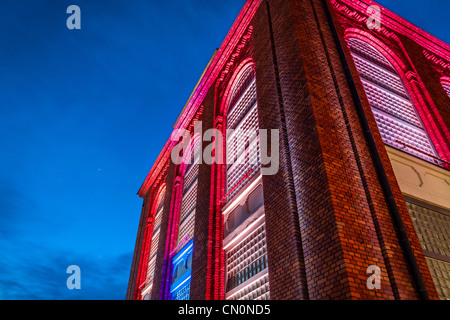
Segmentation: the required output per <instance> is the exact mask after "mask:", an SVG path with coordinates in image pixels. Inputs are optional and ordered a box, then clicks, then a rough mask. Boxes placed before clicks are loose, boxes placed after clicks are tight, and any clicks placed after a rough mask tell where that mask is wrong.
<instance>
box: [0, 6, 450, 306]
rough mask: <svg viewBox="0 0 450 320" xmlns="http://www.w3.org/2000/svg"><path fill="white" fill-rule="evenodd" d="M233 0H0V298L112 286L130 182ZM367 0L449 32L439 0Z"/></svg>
mask: <svg viewBox="0 0 450 320" xmlns="http://www.w3.org/2000/svg"><path fill="white" fill-rule="evenodd" d="M244 2H245V0H227V1H206V0H205V1H202V0H189V1H179V0H178V1H175V0H165V1H151V0H133V1H126V0H110V1H100V0H89V1H88V0H70V1H66V0H40V1H35V0H2V1H1V4H0V6H1V10H0V41H1V49H0V147H1V153H0V167H1V170H0V252H1V253H2V255H1V258H0V299H124V298H125V294H126V288H127V282H128V277H129V272H130V266H131V259H132V254H133V250H134V244H135V239H136V233H137V227H138V223H139V217H140V210H141V205H142V200H141V199H140V198H139V197H138V196H137V195H136V193H137V191H138V189H139V187H140V185H141V183H142V182H143V180H144V179H145V176H146V175H147V173H148V172H149V170H150V168H151V166H152V164H153V162H154V161H155V160H156V158H157V156H158V154H159V151H160V150H161V148H162V147H163V146H164V144H165V142H166V140H167V139H168V137H169V135H170V133H171V129H172V126H173V124H174V122H175V120H176V119H177V117H178V115H179V113H180V111H181V109H182V108H183V106H184V104H185V103H186V101H187V99H188V97H189V95H190V93H191V92H192V90H193V88H194V86H195V84H196V83H197V81H198V79H199V77H200V75H201V73H202V71H203V69H204V67H205V66H206V64H207V62H208V61H209V59H210V57H211V55H212V53H213V51H214V50H215V48H217V47H219V46H220V44H221V42H222V40H223V39H224V38H225V36H226V33H227V31H228V29H229V28H230V27H231V25H232V23H233V21H234V19H235V18H236V17H237V15H238V13H239V11H240V9H241V8H242V6H243V4H244ZM379 3H380V4H382V5H385V6H386V7H388V8H389V9H391V10H392V11H394V12H396V13H397V14H399V15H401V16H403V17H405V18H406V19H408V20H410V21H411V22H413V23H414V24H416V25H418V26H420V27H422V28H423V29H425V30H426V31H428V32H430V33H432V34H433V35H435V36H437V37H438V38H441V39H442V40H444V41H446V42H447V43H450V33H449V32H448V30H449V28H448V22H447V21H448V19H447V13H448V12H450V2H448V1H446V0H441V1H439V0H429V1H426V6H422V5H419V3H423V1H411V0H404V1H400V0H395V1H394V0H392V1H388V0H383V1H379ZM71 4H76V5H78V6H80V8H81V24H82V30H68V29H67V27H66V19H67V17H68V16H69V15H68V14H66V9H67V7H68V6H69V5H71ZM70 265H78V266H79V267H80V268H81V290H74V291H71V290H68V289H67V287H66V279H67V277H68V276H69V274H67V273H66V269H67V267H68V266H70Z"/></svg>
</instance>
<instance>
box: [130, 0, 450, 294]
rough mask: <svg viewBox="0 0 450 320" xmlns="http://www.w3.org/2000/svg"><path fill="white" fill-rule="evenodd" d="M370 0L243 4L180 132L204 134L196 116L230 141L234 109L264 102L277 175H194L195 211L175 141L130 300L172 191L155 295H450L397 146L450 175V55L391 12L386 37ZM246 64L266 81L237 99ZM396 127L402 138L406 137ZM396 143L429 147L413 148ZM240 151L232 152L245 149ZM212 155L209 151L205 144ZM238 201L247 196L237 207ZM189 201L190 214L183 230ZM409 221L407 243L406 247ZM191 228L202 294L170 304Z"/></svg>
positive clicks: (156, 185) (164, 161) (196, 284)
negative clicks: (403, 177) (275, 143)
mask: <svg viewBox="0 0 450 320" xmlns="http://www.w3.org/2000/svg"><path fill="white" fill-rule="evenodd" d="M325 4H326V6H325ZM369 4H374V3H373V2H371V1H368V0H367V1H366V0H363V1H351V0H328V1H322V0H309V1H295V0H273V1H262V0H253V1H250V0H249V1H247V2H246V4H245V6H244V8H243V9H242V11H241V13H240V14H239V16H238V17H237V19H236V21H235V23H234V24H233V26H232V28H231V29H230V32H229V33H228V35H227V36H226V38H225V40H224V42H223V44H222V45H221V47H220V48H219V49H218V51H217V52H216V54H215V55H214V56H213V58H212V59H211V61H210V63H209V64H208V67H207V68H206V70H205V73H204V75H203V77H202V78H201V80H200V82H199V85H198V86H197V88H196V89H195V90H194V92H193V95H192V97H191V99H190V100H189V101H188V103H187V105H186V108H185V109H184V111H183V112H182V114H181V115H180V118H179V120H178V121H177V123H176V125H175V129H180V128H181V129H187V130H188V131H190V132H194V122H195V121H198V120H201V121H202V132H201V133H204V132H205V131H206V130H208V129H211V128H215V129H218V130H220V131H221V132H223V133H225V130H226V128H227V121H229V123H232V122H233V112H232V111H231V113H230V119H227V114H228V113H227V112H228V111H229V110H228V108H229V106H230V105H235V103H236V105H237V106H238V107H239V106H242V108H244V109H245V108H247V107H248V108H251V107H252V106H253V105H254V104H253V102H252V103H250V104H246V103H241V102H242V101H246V100H245V99H247V98H248V99H247V100H249V101H250V100H252V99H254V97H255V94H256V97H257V98H256V104H255V105H256V109H255V112H256V111H257V117H256V113H252V112H251V111H250V112H249V114H250V115H252V116H249V118H248V119H249V121H247V122H245V121H244V123H247V125H248V126H249V127H252V126H254V125H255V124H257V123H259V127H260V128H262V129H278V130H279V132H280V145H279V151H280V166H279V171H278V173H277V174H275V175H264V176H261V175H257V174H256V172H257V170H258V168H256V167H249V166H247V167H246V168H247V169H248V168H251V169H252V170H253V171H252V172H254V173H255V175H254V176H250V177H248V178H249V179H248V181H247V180H246V183H245V184H242V186H240V187H239V188H236V189H234V190H232V189H230V187H231V185H233V186H234V185H235V183H238V182H239V181H240V180H241V178H242V177H243V176H245V173H246V172H244V171H245V170H243V171H239V170H238V169H236V168H235V167H232V166H230V167H227V166H226V165H221V164H215V165H208V164H206V163H202V164H200V165H198V168H196V169H195V170H197V169H198V178H197V182H196V193H197V196H196V198H190V201H191V202H186V203H183V194H184V195H185V196H186V192H187V193H188V190H184V192H183V181H184V179H185V178H186V179H188V180H189V179H190V178H189V174H187V175H186V176H185V174H184V171H183V170H182V168H181V167H180V166H177V165H175V164H173V163H172V162H171V161H170V153H171V151H172V148H173V147H174V145H175V143H174V142H172V141H170V140H169V141H168V142H167V144H166V145H165V146H164V148H163V150H162V151H161V154H160V156H159V157H158V159H157V161H156V162H155V164H154V166H153V167H152V170H151V171H150V173H149V175H148V176H147V178H146V179H145V181H144V183H143V185H142V187H141V189H140V190H139V196H141V197H142V198H143V199H144V204H143V209H142V214H141V220H140V227H139V231H138V236H137V239H136V247H135V254H134V258H133V264H132V268H131V273H130V282H129V288H128V293H127V298H128V299H142V298H144V297H143V296H142V292H141V291H140V290H139V289H138V288H139V287H140V286H141V285H142V283H143V282H144V281H145V280H146V279H145V272H144V271H143V270H147V269H148V268H149V262H150V260H149V258H150V257H149V250H150V244H151V241H152V239H151V236H150V234H151V233H150V231H148V230H151V229H150V228H151V227H152V224H151V223H150V224H149V223H148V221H149V217H151V216H152V215H153V211H154V209H153V208H154V206H155V201H157V199H156V198H157V194H158V192H159V190H160V188H161V185H164V186H165V188H166V190H167V191H166V197H165V200H164V206H163V209H162V216H161V227H160V228H161V231H160V237H159V242H158V255H157V257H156V260H155V269H154V279H153V282H152V288H151V294H150V295H149V298H151V299H154V300H157V299H170V298H174V297H180V298H186V297H187V296H188V293H189V298H190V299H196V300H203V299H268V298H270V299H419V298H421V297H422V298H423V297H424V296H425V295H426V296H427V297H428V298H430V299H439V298H446V297H447V294H448V293H447V292H448V291H446V290H448V287H447V285H448V273H447V274H445V272H447V271H446V270H447V267H448V261H447V260H445V259H444V260H442V259H441V260H440V259H439V257H438V256H436V254H434V255H433V254H429V253H428V251H427V250H429V249H424V248H425V247H427V248H428V246H429V245H430V244H429V243H428V242H427V241H438V240H437V239H432V240H430V239H428V240H426V239H425V238H424V233H426V232H428V231H426V230H435V229H433V228H435V226H434V227H433V228H432V229H421V228H422V227H421V226H420V224H419V225H418V224H417V222H418V221H419V218H418V217H417V216H416V214H417V210H415V209H414V210H412V209H411V204H410V203H406V202H405V200H404V194H403V193H402V191H401V189H400V185H399V182H398V181H397V178H396V173H395V172H394V169H393V166H392V164H391V160H390V158H389V154H388V152H389V151H388V150H389V149H388V147H387V146H391V147H394V148H396V149H398V151H399V152H403V153H404V154H405V155H407V156H408V157H409V158H408V159H412V160H411V161H413V162H414V161H417V163H421V161H426V163H428V164H429V165H431V166H435V167H436V168H439V170H441V171H440V172H443V173H442V174H443V175H444V176H445V174H446V172H448V169H450V167H449V165H448V164H447V162H448V161H449V160H450V151H449V150H450V133H449V129H448V128H449V127H450V99H449V97H448V96H447V92H446V88H447V87H446V86H448V85H449V84H450V82H448V79H450V71H449V66H450V61H449V60H450V48H449V46H448V45H447V44H445V43H443V42H441V41H439V40H438V39H435V38H433V37H432V36H430V35H428V34H426V33H425V32H424V31H422V30H420V29H418V28H417V27H415V26H413V25H411V24H409V23H408V22H407V21H405V20H403V19H402V18H400V17H398V16H396V15H395V14H393V13H391V12H389V11H388V10H386V9H383V10H382V12H381V13H382V15H381V18H382V20H381V28H380V29H377V30H373V29H369V28H368V26H367V24H366V22H367V20H368V19H367V18H368V15H367V7H368V5H369ZM327 8H328V9H327ZM329 14H330V15H329ZM411 30H413V31H414V32H412V31H411ZM349 43H350V44H352V43H353V50H352V51H350V48H349V46H348V44H349ZM341 48H342V52H341V51H340V50H341ZM340 53H342V54H340ZM355 53H356V54H355ZM361 59H363V60H364V59H366V60H365V61H362V60H361ZM246 65H253V68H254V78H253V77H251V79H250V80H251V81H250V80H249V82H248V83H241V84H242V87H243V88H244V87H245V88H247V89H248V88H250V89H249V90H248V91H245V90H246V89H244V90H243V92H244V93H243V94H242V95H241V94H237V95H236V94H235V91H234V90H233V88H237V89H236V90H240V89H239V88H240V87H241V86H240V85H239V75H242V73H240V72H241V71H242V67H243V66H246ZM347 65H348V69H347ZM367 68H369V69H367ZM370 68H372V69H370ZM377 68H378V69H377ZM347 70H348V71H347ZM374 71H375V72H374ZM365 73H366V74H365ZM361 74H363V75H362V76H360V75H361ZM382 75H384V77H383V76H382ZM242 79H244V80H243V81H245V79H246V77H243V78H242ZM236 83H238V84H237V85H236ZM245 92H247V93H245ZM235 96H239V97H240V98H236V99H242V101H238V100H236V101H234V97H235ZM252 101H253V100H252ZM376 109H377V110H376ZM358 110H359V111H358ZM377 111H379V113H381V114H382V115H384V116H385V114H387V115H388V116H389V117H388V118H389V119H388V120H391V122H389V121H387V120H386V119H380V116H379V115H378V114H377V113H376V112H377ZM383 112H384V113H385V114H383ZM244 113H245V112H244ZM363 118H365V119H367V126H368V127H369V129H370V137H372V139H373V145H372V144H371V143H369V141H370V137H369V134H368V133H367V132H365V131H364V126H365V124H364V122H363V120H362V119H363ZM236 119H237V118H236ZM385 120H386V121H385ZM236 121H237V120H236ZM229 123H228V124H229ZM399 124H402V125H404V128H403V127H402V128H401V130H406V131H405V132H403V133H401V134H398V135H397V136H395V135H394V131H395V130H398V127H399ZM406 124H407V125H406ZM414 128H415V129H416V131H414V132H412V131H408V130H412V129H414ZM401 130H400V131H401ZM391 132H392V133H391ZM224 137H226V136H225V135H224ZM391 137H394V138H395V140H396V141H397V140H400V139H406V140H408V141H407V142H409V143H408V145H410V146H412V147H415V148H416V149H418V150H415V149H408V150H406V149H405V148H407V146H406V145H399V144H398V143H397V142H393V141H391V140H392V139H394V138H391ZM418 137H419V138H420V137H421V138H420V139H419V138H418ZM390 139H391V140H390ZM225 140H226V138H225ZM236 141H239V139H235V142H236ZM255 141H257V140H255ZM228 144H229V145H228V148H229V150H231V153H232V152H234V151H233V150H235V151H236V150H237V149H238V148H239V146H238V145H235V146H233V145H232V142H230V141H228ZM385 144H386V145H385ZM207 145H209V142H207V141H203V142H202V144H201V147H202V150H203V149H204V148H205V147H206V146H207ZM254 145H255V146H257V144H254ZM241 147H242V146H241ZM251 147H252V144H251V143H249V150H253V149H255V148H253V149H252V148H251ZM270 147H271V145H270V143H269V150H270ZM226 148H227V146H226ZM256 149H257V147H256ZM423 152H425V153H423ZM375 159H379V161H378V160H375ZM227 169H228V171H229V173H230V174H229V175H228V177H229V181H230V185H227ZM383 173H385V177H386V180H383ZM449 181H450V180H449ZM386 188H388V189H389V191H390V192H391V193H392V197H393V198H392V199H393V201H390V200H391V198H388V197H387V196H386V190H387V189H386ZM230 192H231V193H230ZM194 199H195V201H194ZM233 199H239V201H237V202H236V203H235V204H233V205H231V204H230V203H233ZM419 200H420V201H423V202H432V199H419ZM188 207H189V208H188ZM191 207H195V215H194V216H193V217H194V218H193V220H192V221H190V222H189V224H186V225H184V226H182V227H181V228H180V225H179V223H180V221H181V222H182V221H184V220H183V219H184V218H183V217H185V216H186V214H187V213H188V212H187V211H189V210H190V208H191ZM394 207H395V208H396V209H397V212H398V218H399V219H400V222H399V221H398V220H396V219H395V218H394V213H393V208H394ZM186 208H187V209H186ZM408 209H409V210H408ZM442 209H444V210H447V211H448V210H450V208H442ZM186 210H187V211H186ZM180 214H181V220H180ZM426 214H432V213H431V212H428V211H427V212H426ZM230 217H231V218H230ZM422 218H423V219H422ZM420 219H421V220H420V221H427V219H431V218H430V217H428V216H427V217H422V216H421V218H420ZM400 227H401V228H402V229H404V231H405V233H406V236H407V239H408V243H409V244H407V243H404V242H401V240H400V237H399V229H400ZM185 230H193V241H192V245H193V250H192V256H191V257H189V259H190V260H189V263H190V265H189V267H190V269H189V272H190V279H189V281H190V285H189V287H186V288H185V287H182V286H180V288H183V290H182V291H180V292H178V291H177V292H176V295H171V293H173V292H172V290H173V289H174V288H173V287H172V285H173V283H174V282H173V281H174V274H177V273H174V269H173V268H174V260H173V257H172V256H171V255H170V254H171V253H172V252H173V250H174V249H175V247H176V246H177V245H180V237H181V238H183V237H184V234H186V232H188V231H185ZM424 230H425V231H424ZM189 232H191V231H189ZM433 232H434V231H433ZM230 235H231V237H230ZM408 248H409V249H410V253H409V254H408V250H409V249H408ZM407 249H408V250H407ZM424 250H425V252H424ZM176 252H178V253H179V252H180V250H178V251H176ZM430 252H432V250H431V251H430ZM178 262H179V261H178V260H177V261H176V263H178ZM371 265H376V266H378V267H379V268H380V270H381V275H382V279H381V289H378V290H370V289H368V288H367V283H366V281H367V278H368V276H369V275H368V274H367V273H366V271H367V268H368V267H369V266H371ZM412 268H413V269H414V270H416V272H412V271H411V270H412ZM183 270H184V269H183ZM186 270H187V269H186ZM180 277H181V276H180ZM175 280H176V279H175ZM175 283H176V282H175ZM420 285H423V291H422V293H419V290H418V289H417V288H418V286H420Z"/></svg>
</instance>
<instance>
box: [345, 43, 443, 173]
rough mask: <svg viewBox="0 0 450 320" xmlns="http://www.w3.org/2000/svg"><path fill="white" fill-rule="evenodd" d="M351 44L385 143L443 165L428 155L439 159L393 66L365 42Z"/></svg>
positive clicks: (352, 52) (351, 49) (354, 58)
mask: <svg viewBox="0 0 450 320" xmlns="http://www.w3.org/2000/svg"><path fill="white" fill-rule="evenodd" d="M348 44H349V47H350V52H351V54H352V56H353V60H354V62H355V64H356V68H357V70H358V73H359V75H360V78H361V82H362V84H363V86H364V89H365V91H366V95H367V98H368V99H369V103H370V106H371V107H372V111H373V114H374V116H375V120H376V122H377V125H378V129H379V130H380V133H381V137H382V139H383V142H384V143H385V144H386V145H389V146H391V147H394V148H396V149H402V150H403V151H405V152H407V153H409V154H412V155H414V156H416V157H418V158H421V159H423V160H426V161H428V162H431V163H434V164H437V165H441V163H440V161H438V160H436V159H435V158H433V157H430V156H428V155H432V156H435V157H437V154H436V151H435V149H434V146H433V144H432V143H431V141H430V138H429V136H428V134H427V132H426V130H425V128H424V126H423V123H422V121H421V119H420V117H419V115H418V114H417V111H416V108H415V106H414V104H413V103H412V101H411V98H410V97H409V95H408V93H407V91H406V89H405V86H404V84H403V81H402V79H401V78H400V75H399V74H398V72H397V71H396V70H395V68H394V67H393V66H392V64H391V63H390V62H389V61H388V60H387V59H386V58H385V57H384V56H383V55H381V54H380V53H379V52H378V51H377V50H376V49H375V48H373V47H372V46H370V45H369V44H367V43H365V42H363V41H361V40H357V39H350V40H349V41H348ZM411 147H412V148H411ZM419 150H420V151H419ZM427 154H428V155H427Z"/></svg>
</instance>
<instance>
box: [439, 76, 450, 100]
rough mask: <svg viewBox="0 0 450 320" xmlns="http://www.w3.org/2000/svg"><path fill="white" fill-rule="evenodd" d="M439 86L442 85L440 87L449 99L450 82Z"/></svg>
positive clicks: (444, 82) (443, 82)
mask: <svg viewBox="0 0 450 320" xmlns="http://www.w3.org/2000/svg"><path fill="white" fill-rule="evenodd" d="M441 84H442V87H444V90H445V92H447V95H448V97H449V98H450V80H449V81H442V82H441Z"/></svg>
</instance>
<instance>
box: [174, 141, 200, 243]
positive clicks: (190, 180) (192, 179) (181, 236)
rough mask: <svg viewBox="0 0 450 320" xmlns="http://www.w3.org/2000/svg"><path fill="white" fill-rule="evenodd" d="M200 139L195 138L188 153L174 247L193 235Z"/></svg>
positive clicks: (188, 239)
mask: <svg viewBox="0 0 450 320" xmlns="http://www.w3.org/2000/svg"><path fill="white" fill-rule="evenodd" d="M200 152H201V140H200V139H197V140H196V141H195V143H194V146H193V148H192V150H191V154H190V155H189V157H190V159H189V161H188V163H187V166H186V171H185V174H184V183H183V196H182V200H181V211H180V220H179V224H178V238H177V244H176V247H178V246H181V245H182V244H183V243H184V244H185V243H187V242H188V241H190V240H191V239H192V238H193V236H194V222H195V209H196V207H197V182H198V168H199V165H198V163H199V157H200Z"/></svg>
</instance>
